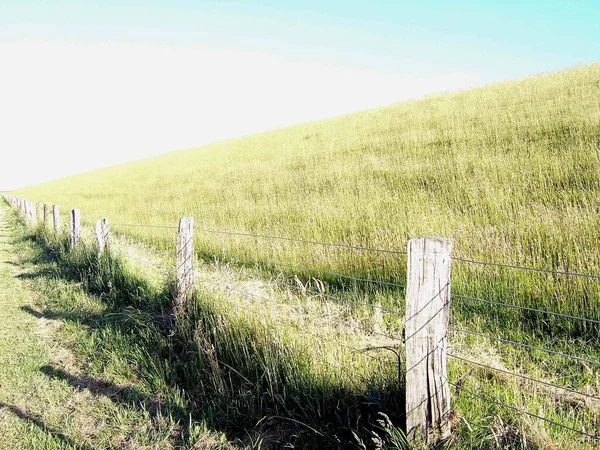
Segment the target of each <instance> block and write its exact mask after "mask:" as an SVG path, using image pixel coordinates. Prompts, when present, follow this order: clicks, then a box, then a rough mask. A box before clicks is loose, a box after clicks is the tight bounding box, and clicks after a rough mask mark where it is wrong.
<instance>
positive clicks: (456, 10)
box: [0, 0, 600, 80]
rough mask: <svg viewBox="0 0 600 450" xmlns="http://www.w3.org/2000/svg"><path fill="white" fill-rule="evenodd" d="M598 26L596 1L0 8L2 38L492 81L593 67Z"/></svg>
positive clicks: (28, 1) (181, 1) (5, 2)
mask: <svg viewBox="0 0 600 450" xmlns="http://www.w3.org/2000/svg"><path fill="white" fill-rule="evenodd" d="M599 24H600V1H599V0H587V1H583V0H579V1H578V0H571V1H557V0H544V1H533V0H529V1H527V0H524V1H514V0H509V1H497V0H496V1H484V0H479V1H474V0H471V1H431V0H429V1H352V0H350V1H322V0H321V1H319V0H317V1H315V0H303V1H289V0H280V1H270V2H264V1H262V2H257V1H191V0H170V1H158V0H145V1H122V0H121V1H115V0H102V1H90V0H77V1H72V0H71V1H64V0H63V1H53V0H47V1H42V0H33V1H32V0H16V1H11V0H2V1H0V40H22V39H46V40H48V39H50V40H76V41H81V40H92V41H107V40H110V41H121V42H131V41H134V42H148V43H166V44H171V45H187V46H201V47H208V48H227V49H234V50H243V51H261V52H269V53H275V54H279V55H282V56H286V57H289V58H294V59H302V60H310V61H315V60H316V61H321V62H327V63H331V64H345V65H351V66H356V67H362V68H369V69H377V70H382V71H402V70H407V71H410V72H411V73H423V74H429V73H435V72H436V71H437V72H439V71H461V72H477V73H478V74H480V75H481V76H482V78H484V79H486V80H488V79H489V80H498V79H504V78H512V77H519V76H523V75H527V74H530V73H536V72H540V71H546V70H555V69H560V68H563V67H567V66H572V65H576V64H580V63H585V62H591V61H595V60H597V59H598V58H599V57H600V56H599V55H600V51H599V49H600V25H599Z"/></svg>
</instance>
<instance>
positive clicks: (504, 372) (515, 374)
mask: <svg viewBox="0 0 600 450" xmlns="http://www.w3.org/2000/svg"><path fill="white" fill-rule="evenodd" d="M446 354H447V355H448V356H449V357H450V358H454V359H457V360H460V361H463V362H466V363H469V364H474V365H476V366H479V367H483V368H485V369H490V370H493V371H495V372H499V373H503V374H505V375H509V376H513V377H517V378H522V379H524V380H527V381H531V382H534V383H539V384H543V385H545V386H548V387H552V388H555V389H560V390H563V391H566V392H569V393H571V394H575V395H580V396H582V397H587V398H590V399H593V400H597V401H600V397H596V396H594V395H590V394H586V393H585V392H580V391H577V390H575V389H571V388H568V387H565V386H560V385H558V384H554V383H551V382H549V381H544V380H540V379H538V378H532V377H528V376H526V375H522V374H520V373H516V372H510V371H508V370H504V369H500V368H497V367H492V366H488V365H486V364H483V363H480V362H477V361H473V360H470V359H467V358H463V357H462V356H458V355H456V354H454V353H451V352H447V353H446Z"/></svg>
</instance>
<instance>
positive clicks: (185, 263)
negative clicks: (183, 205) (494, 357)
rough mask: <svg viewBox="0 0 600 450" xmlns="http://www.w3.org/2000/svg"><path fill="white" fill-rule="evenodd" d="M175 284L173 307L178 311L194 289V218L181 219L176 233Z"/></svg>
mask: <svg viewBox="0 0 600 450" xmlns="http://www.w3.org/2000/svg"><path fill="white" fill-rule="evenodd" d="M175 262H176V267H177V284H176V289H175V299H174V300H175V306H174V309H175V310H178V309H181V308H182V307H183V305H184V304H185V303H186V302H187V301H188V300H189V299H190V298H191V296H192V292H193V289H194V281H195V280H194V278H195V276H194V218H193V217H182V218H181V219H180V220H179V230H178V231H177V253H176V256H175Z"/></svg>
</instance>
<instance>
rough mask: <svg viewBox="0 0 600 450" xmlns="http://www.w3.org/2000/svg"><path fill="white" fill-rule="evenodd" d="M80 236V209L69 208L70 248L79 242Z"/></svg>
mask: <svg viewBox="0 0 600 450" xmlns="http://www.w3.org/2000/svg"><path fill="white" fill-rule="evenodd" d="M80 237H81V211H79V209H72V210H71V240H70V243H71V249H74V248H75V246H76V245H77V244H78V243H79V239H80Z"/></svg>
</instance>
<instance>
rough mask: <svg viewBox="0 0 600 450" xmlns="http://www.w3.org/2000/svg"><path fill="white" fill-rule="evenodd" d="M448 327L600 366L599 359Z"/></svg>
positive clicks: (452, 328)
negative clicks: (595, 359)
mask: <svg viewBox="0 0 600 450" xmlns="http://www.w3.org/2000/svg"><path fill="white" fill-rule="evenodd" d="M448 329H449V330H452V331H457V332H459V333H464V334H470V335H473V336H479V337H483V338H486V339H490V340H492V341H498V342H503V343H505V344H511V345H517V346H519V347H525V348H528V349H530V350H538V351H540V352H545V353H549V354H551V355H556V356H561V357H563V358H567V359H572V360H574V361H580V362H586V363H588V364H592V365H595V366H600V362H599V361H594V360H592V359H587V358H581V357H579V356H574V355H569V354H568V353H562V352H557V351H555V350H550V349H547V348H544V347H536V346H535V345H529V344H524V343H523V342H517V341H512V340H510V339H503V338H499V337H496V336H490V335H489V334H482V333H477V332H475V331H471V330H465V329H463V328H456V327H454V326H449V327H448Z"/></svg>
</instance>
